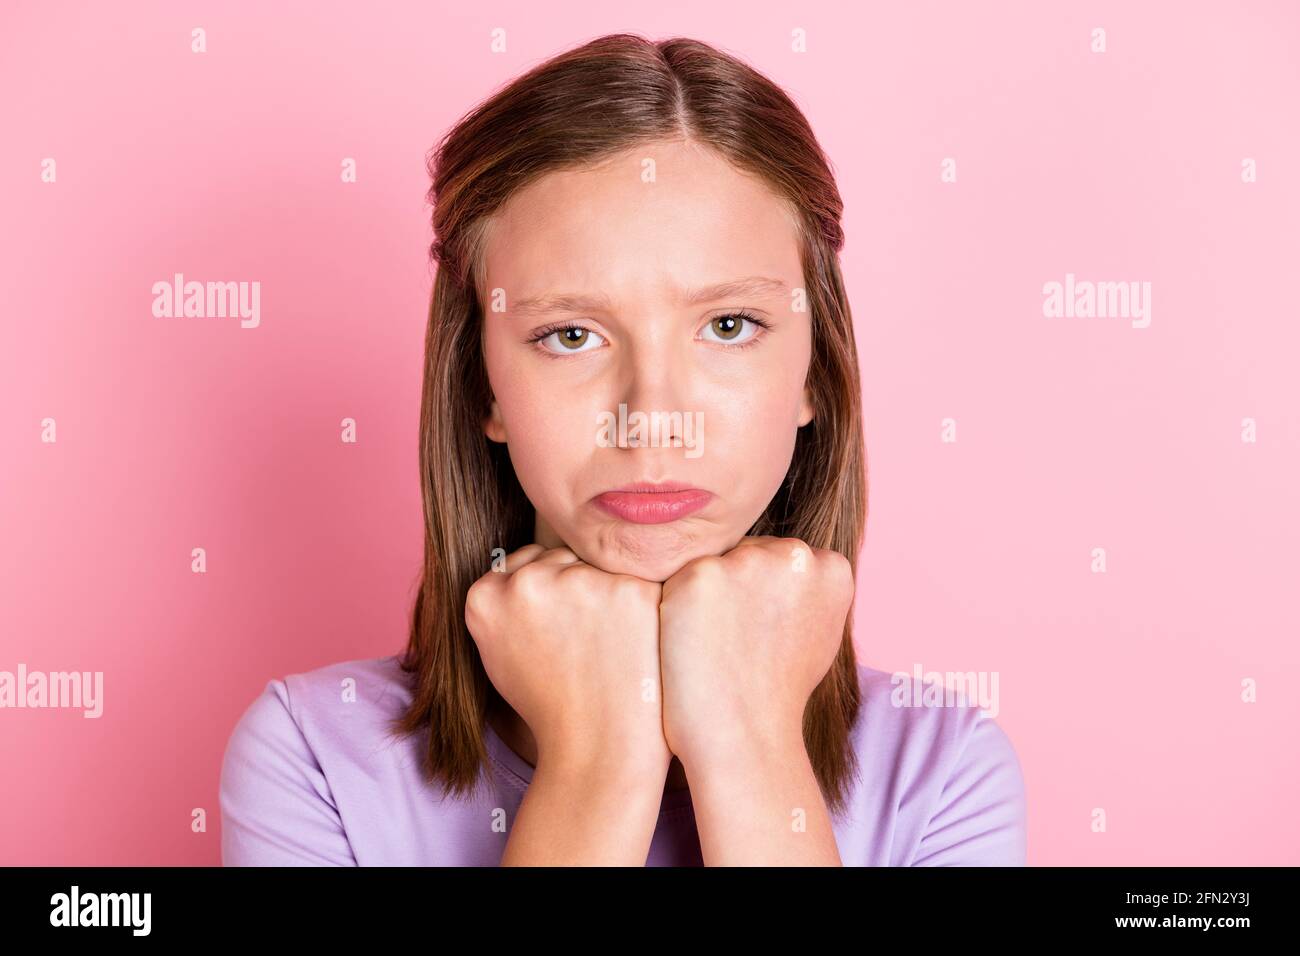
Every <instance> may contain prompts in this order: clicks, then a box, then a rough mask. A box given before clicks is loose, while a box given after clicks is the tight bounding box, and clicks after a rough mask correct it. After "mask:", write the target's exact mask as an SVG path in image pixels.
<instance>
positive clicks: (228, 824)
mask: <svg viewBox="0 0 1300 956" xmlns="http://www.w3.org/2000/svg"><path fill="white" fill-rule="evenodd" d="M220 803H221V862H222V865H223V866H356V865H357V864H356V860H355V858H354V857H353V854H352V848H351V846H350V845H349V844H348V839H347V834H346V833H345V832H344V829H343V823H342V820H341V819H340V817H339V812H338V809H337V807H336V806H335V804H334V798H333V795H332V794H331V793H330V788H329V783H328V782H327V781H326V779H325V774H324V772H323V771H322V770H321V768H320V765H319V763H318V762H317V760H316V757H315V755H314V754H313V753H312V750H311V747H310V746H309V745H308V743H307V740H306V738H304V736H303V734H302V729H301V728H300V727H299V725H298V722H297V721H296V720H295V719H294V716H293V713H292V711H291V709H290V705H289V690H288V687H287V685H286V684H285V682H284V681H281V680H272V681H271V682H270V683H268V684H267V686H266V689H265V690H264V691H263V692H262V693H261V694H260V695H259V696H258V697H257V698H256V699H255V700H254V701H253V702H252V704H250V705H249V707H248V709H247V710H246V711H245V712H244V714H243V716H241V717H240V719H239V722H238V723H237V724H236V725H235V729H234V731H233V732H232V733H231V736H230V740H229V742H228V743H227V745H226V752H225V757H224V759H223V760H222V764H221V783H220Z"/></svg>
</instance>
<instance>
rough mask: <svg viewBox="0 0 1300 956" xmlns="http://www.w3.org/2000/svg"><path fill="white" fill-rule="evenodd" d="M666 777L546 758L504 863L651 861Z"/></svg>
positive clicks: (527, 796) (620, 863) (514, 829)
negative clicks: (652, 845)
mask: <svg viewBox="0 0 1300 956" xmlns="http://www.w3.org/2000/svg"><path fill="white" fill-rule="evenodd" d="M663 777H664V774H659V775H658V779H657V782H656V777H655V775H654V774H653V773H634V772H632V771H630V770H624V769H613V770H611V769H610V767H609V766H608V765H606V766H604V767H601V766H600V765H599V764H595V763H593V764H583V765H575V764H568V763H561V762H558V761H557V762H555V763H548V762H547V761H546V760H545V759H543V760H540V761H539V762H538V765H537V769H536V771H535V772H534V774H533V778H532V781H531V783H530V784H529V786H528V790H527V791H526V792H525V794H524V800H523V803H522V804H521V805H520V807H519V813H518V814H517V816H516V817H515V821H514V825H513V826H512V827H511V828H510V837H509V839H508V840H507V841H506V848H505V852H504V854H503V856H502V858H501V865H502V866H645V861H646V856H647V855H648V853H649V852H650V841H651V839H652V838H653V836H654V831H655V825H656V824H657V822H658V819H659V809H660V803H661V800H662V798H663V783H664V781H663Z"/></svg>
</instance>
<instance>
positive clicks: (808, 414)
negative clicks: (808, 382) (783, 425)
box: [799, 388, 813, 427]
mask: <svg viewBox="0 0 1300 956" xmlns="http://www.w3.org/2000/svg"><path fill="white" fill-rule="evenodd" d="M812 420H813V400H812V389H810V388H805V389H804V390H803V401H802V402H800V403H799V425H800V427H802V426H804V425H807V424H808V423H809V422H810V421H812Z"/></svg>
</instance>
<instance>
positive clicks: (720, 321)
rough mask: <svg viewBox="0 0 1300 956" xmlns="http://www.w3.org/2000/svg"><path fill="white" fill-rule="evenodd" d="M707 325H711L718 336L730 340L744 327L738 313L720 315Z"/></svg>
mask: <svg viewBox="0 0 1300 956" xmlns="http://www.w3.org/2000/svg"><path fill="white" fill-rule="evenodd" d="M709 325H711V326H712V327H713V331H714V332H716V333H717V335H718V338H720V339H723V340H724V341H730V340H731V339H734V338H735V337H736V336H737V335H739V334H740V330H741V329H742V328H743V327H744V320H743V319H742V318H741V317H740V316H738V315H720V316H718V317H717V318H716V319H714V320H713V321H712V322H710V323H709Z"/></svg>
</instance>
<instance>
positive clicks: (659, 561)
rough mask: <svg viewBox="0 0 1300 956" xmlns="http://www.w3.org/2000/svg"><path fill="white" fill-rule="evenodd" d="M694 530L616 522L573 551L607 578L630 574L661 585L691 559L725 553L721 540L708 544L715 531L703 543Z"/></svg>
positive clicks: (677, 524) (673, 525)
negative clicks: (585, 544) (603, 572)
mask: <svg viewBox="0 0 1300 956" xmlns="http://www.w3.org/2000/svg"><path fill="white" fill-rule="evenodd" d="M694 530H695V531H696V533H692V529H691V528H690V527H689V525H688V523H686V522H681V521H672V522H666V523H664V524H652V525H638V524H631V523H629V522H618V523H617V524H616V525H613V526H611V527H608V528H605V529H602V531H601V533H599V534H598V535H596V536H595V539H594V540H593V541H591V543H590V544H589V545H588V546H585V547H583V549H582V551H579V550H578V549H577V548H574V549H573V550H574V553H575V554H577V555H578V557H580V558H582V560H584V561H586V562H587V563H588V564H590V565H592V566H594V567H597V568H600V569H601V570H602V571H605V572H606V573H608V574H630V575H633V576H634V577H638V578H643V579H644V580H646V581H656V582H659V583H660V584H662V583H663V582H664V581H667V580H668V579H669V578H670V577H672V576H673V575H674V574H676V573H677V572H678V571H680V570H681V569H682V568H683V567H685V566H686V564H687V563H688V562H690V561H692V560H694V559H695V558H699V557H703V556H704V555H706V554H715V555H716V554H722V553H724V552H725V551H727V550H728V547H727V546H726V545H725V543H724V542H722V541H721V540H719V541H716V542H715V541H713V540H712V537H713V536H716V534H717V529H716V528H715V529H712V531H713V535H710V537H709V538H707V539H706V538H704V537H702V536H701V535H700V534H699V533H698V529H694Z"/></svg>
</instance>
